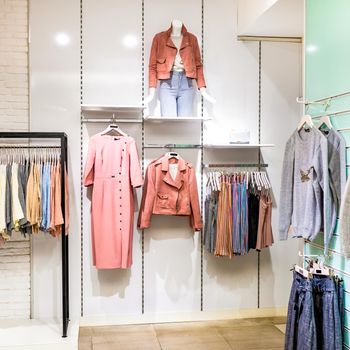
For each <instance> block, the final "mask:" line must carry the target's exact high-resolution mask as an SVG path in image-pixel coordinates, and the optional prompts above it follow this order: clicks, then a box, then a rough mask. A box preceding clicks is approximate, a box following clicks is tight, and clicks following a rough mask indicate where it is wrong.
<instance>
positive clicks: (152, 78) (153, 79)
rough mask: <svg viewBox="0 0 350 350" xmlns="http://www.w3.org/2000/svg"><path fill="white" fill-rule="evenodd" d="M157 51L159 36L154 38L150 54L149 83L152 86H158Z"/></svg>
mask: <svg viewBox="0 0 350 350" xmlns="http://www.w3.org/2000/svg"><path fill="white" fill-rule="evenodd" d="M157 51H158V37H157V35H156V36H155V37H154V38H153V41H152V47H151V53H150V56H149V66H148V67H149V74H148V85H149V87H150V88H155V87H157Z"/></svg>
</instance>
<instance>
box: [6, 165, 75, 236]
mask: <svg viewBox="0 0 350 350" xmlns="http://www.w3.org/2000/svg"><path fill="white" fill-rule="evenodd" d="M68 196H69V193H68V177H67V171H66V170H65V198H66V200H65V217H66V223H65V228H66V233H67V231H68V225H69V198H68ZM63 223H64V220H63V214H62V207H61V165H60V163H59V162H58V161H55V162H36V161H29V160H26V161H24V162H22V163H16V162H13V163H11V164H0V237H1V238H2V240H4V241H6V240H8V239H10V237H11V234H12V230H15V231H21V232H22V233H23V234H29V233H38V232H39V230H41V231H46V232H49V233H51V234H52V235H53V236H58V235H59V234H61V233H62V225H63Z"/></svg>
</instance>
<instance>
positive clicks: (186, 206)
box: [138, 155, 202, 230]
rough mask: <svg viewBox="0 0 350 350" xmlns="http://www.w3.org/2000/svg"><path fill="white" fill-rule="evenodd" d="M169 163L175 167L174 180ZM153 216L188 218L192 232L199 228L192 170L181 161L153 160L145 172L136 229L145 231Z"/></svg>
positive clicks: (190, 166)
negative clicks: (176, 165) (182, 216)
mask: <svg viewBox="0 0 350 350" xmlns="http://www.w3.org/2000/svg"><path fill="white" fill-rule="evenodd" d="M169 162H172V163H174V162H175V163H176V162H177V163H178V168H177V174H176V178H175V180H174V179H173V178H172V176H171V175H170V172H169ZM152 214H158V215H186V216H190V224H191V226H192V228H193V229H195V230H200V229H201V228H202V221H201V214H200V206H199V199H198V189H197V181H196V174H195V169H193V166H192V164H190V163H188V162H185V161H184V160H183V159H182V158H179V160H177V159H174V158H172V159H169V158H168V157H167V156H165V155H164V156H162V157H161V158H159V159H157V160H154V161H153V162H152V163H150V165H149V166H148V168H147V172H146V178H145V184H144V189H143V194H142V203H141V209H140V212H139V218H138V227H139V228H141V229H144V228H148V227H150V225H151V216H152Z"/></svg>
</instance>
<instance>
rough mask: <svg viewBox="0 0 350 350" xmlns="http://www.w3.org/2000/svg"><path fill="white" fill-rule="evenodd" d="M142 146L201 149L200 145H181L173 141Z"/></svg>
mask: <svg viewBox="0 0 350 350" xmlns="http://www.w3.org/2000/svg"><path fill="white" fill-rule="evenodd" d="M143 147H144V148H178V149H192V148H194V149H201V148H202V146H201V145H181V144H175V143H168V144H165V145H158V144H157V145H156V144H148V145H144V146H143Z"/></svg>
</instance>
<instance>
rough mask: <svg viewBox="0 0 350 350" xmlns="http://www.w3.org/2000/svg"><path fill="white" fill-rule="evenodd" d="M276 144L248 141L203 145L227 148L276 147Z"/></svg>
mask: <svg viewBox="0 0 350 350" xmlns="http://www.w3.org/2000/svg"><path fill="white" fill-rule="evenodd" d="M274 146H275V145H274V144H272V143H260V144H257V143H246V144H225V145H220V144H217V145H214V144H204V145H203V147H204V148H223V149H224V148H227V149H230V148H243V149H244V148H247V149H250V148H263V147H274Z"/></svg>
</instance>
